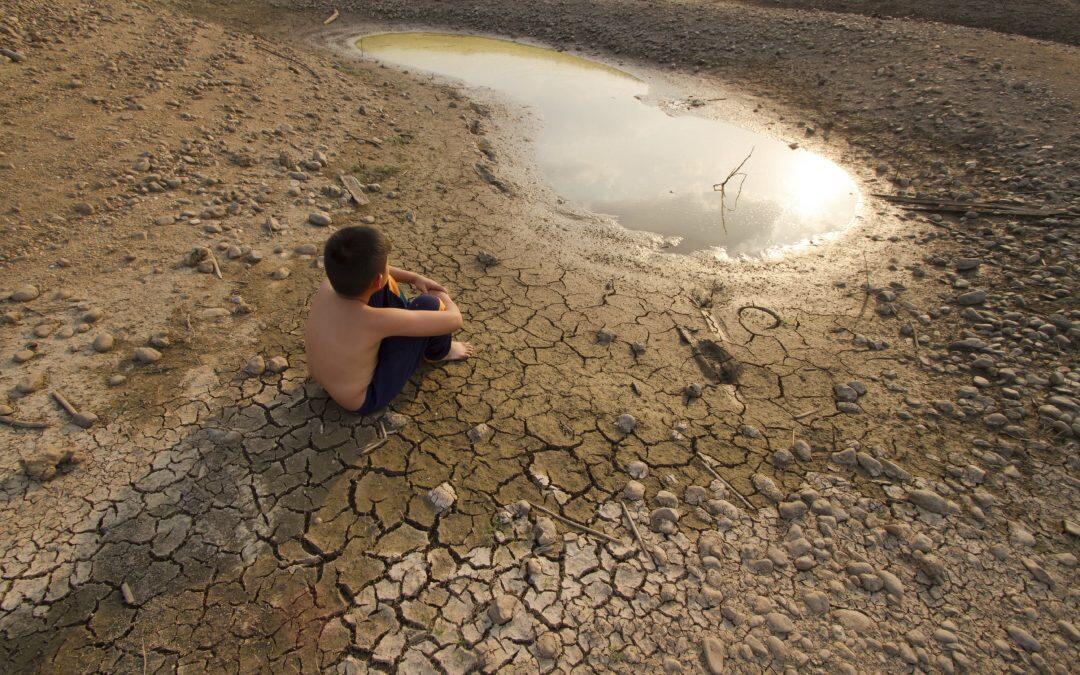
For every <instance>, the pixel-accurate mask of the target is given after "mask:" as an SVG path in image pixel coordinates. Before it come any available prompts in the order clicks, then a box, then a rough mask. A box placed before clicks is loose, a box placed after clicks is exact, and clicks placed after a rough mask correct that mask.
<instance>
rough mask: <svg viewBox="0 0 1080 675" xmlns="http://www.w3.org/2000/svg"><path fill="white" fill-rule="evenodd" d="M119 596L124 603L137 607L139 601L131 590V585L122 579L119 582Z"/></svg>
mask: <svg viewBox="0 0 1080 675" xmlns="http://www.w3.org/2000/svg"><path fill="white" fill-rule="evenodd" d="M120 597H122V598H123V600H124V604H125V605H127V606H128V607H138V606H139V601H138V599H137V598H136V597H135V594H134V593H133V592H132V591H131V586H128V582H126V581H124V582H122V583H121V584H120Z"/></svg>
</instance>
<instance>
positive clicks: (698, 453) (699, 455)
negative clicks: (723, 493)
mask: <svg viewBox="0 0 1080 675" xmlns="http://www.w3.org/2000/svg"><path fill="white" fill-rule="evenodd" d="M694 455H695V456H697V458H698V459H700V460H701V463H702V464H703V465H704V466H705V470H706V471H708V472H709V473H710V474H711V475H712V477H713V478H715V479H716V480H718V481H720V482H721V483H723V484H724V486H725V487H726V488H727V489H729V490H731V491H732V492H734V493H735V494H736V495H738V496H739V499H741V500H742V503H743V504H746V508H748V509H753V508H754V505H753V504H751V503H750V500H749V499H747V498H746V497H743V494H742V493H741V492H739V491H738V490H736V489H735V486H734V485H732V484H731V483H729V482H728V480H727V479H726V478H724V477H723V476H721V475H720V474H719V472H717V470H716V469H714V468H713V465H712V463H711V462H710V461H709V458H708V457H706V456H705V455H704V454H702V452H701V451H700V450H695V451H694Z"/></svg>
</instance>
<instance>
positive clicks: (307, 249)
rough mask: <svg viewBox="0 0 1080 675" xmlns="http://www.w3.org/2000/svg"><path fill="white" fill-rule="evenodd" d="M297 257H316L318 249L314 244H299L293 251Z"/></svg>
mask: <svg viewBox="0 0 1080 675" xmlns="http://www.w3.org/2000/svg"><path fill="white" fill-rule="evenodd" d="M293 250H295V251H296V254H297V255H316V254H317V253H318V252H319V248H318V247H317V246H315V244H300V245H299V246H297V247H296V248H295V249H293Z"/></svg>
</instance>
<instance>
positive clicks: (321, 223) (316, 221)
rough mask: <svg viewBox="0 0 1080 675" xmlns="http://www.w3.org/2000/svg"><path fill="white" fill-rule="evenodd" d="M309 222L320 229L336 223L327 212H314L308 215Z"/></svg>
mask: <svg viewBox="0 0 1080 675" xmlns="http://www.w3.org/2000/svg"><path fill="white" fill-rule="evenodd" d="M308 222H309V223H311V224H312V225H315V226H318V227H326V226H327V225H329V224H330V223H332V222H334V219H333V218H331V217H330V214H329V213H327V212H325V211H313V212H311V213H310V214H308Z"/></svg>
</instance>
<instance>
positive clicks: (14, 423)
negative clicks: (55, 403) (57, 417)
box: [0, 415, 51, 429]
mask: <svg viewBox="0 0 1080 675" xmlns="http://www.w3.org/2000/svg"><path fill="white" fill-rule="evenodd" d="M0 424H6V425H8V426H9V427H15V428H16V429H48V428H49V426H51V425H50V424H49V423H48V422H32V421H30V420H20V419H16V418H14V417H12V416H10V415H0Z"/></svg>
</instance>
